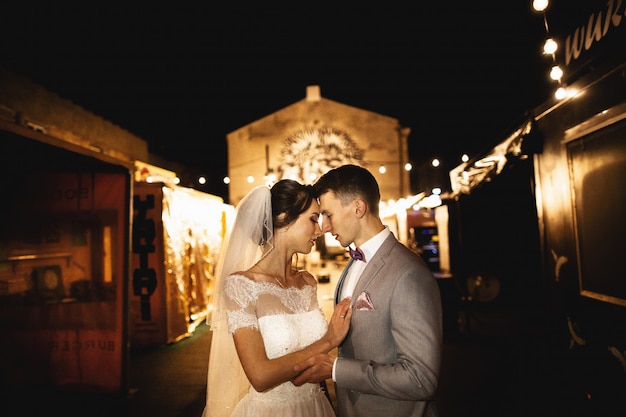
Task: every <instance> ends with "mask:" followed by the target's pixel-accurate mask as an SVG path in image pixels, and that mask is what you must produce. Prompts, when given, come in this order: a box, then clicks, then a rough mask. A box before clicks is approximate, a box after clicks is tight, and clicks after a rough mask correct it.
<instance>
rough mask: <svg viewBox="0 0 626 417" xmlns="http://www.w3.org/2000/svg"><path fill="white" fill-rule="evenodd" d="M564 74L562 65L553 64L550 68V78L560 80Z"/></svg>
mask: <svg viewBox="0 0 626 417" xmlns="http://www.w3.org/2000/svg"><path fill="white" fill-rule="evenodd" d="M562 76H563V70H562V69H561V67H559V66H558V65H555V66H553V67H552V69H551V70H550V78H552V79H553V80H555V81H556V80H560V79H561V77H562Z"/></svg>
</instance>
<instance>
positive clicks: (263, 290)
mask: <svg viewBox="0 0 626 417" xmlns="http://www.w3.org/2000/svg"><path fill="white" fill-rule="evenodd" d="M225 285H226V287H225V291H226V295H227V299H228V301H227V308H228V309H227V317H228V330H229V332H230V333H234V332H235V330H237V329H239V328H242V327H253V328H257V329H259V331H260V332H261V335H262V336H263V341H264V343H265V351H266V354H267V357H268V358H270V359H274V358H277V357H280V356H283V355H285V354H288V353H291V352H295V351H298V350H301V349H303V348H304V347H306V346H308V345H310V344H311V343H313V342H315V341H316V340H319V339H320V338H321V337H322V336H323V335H324V334H325V333H326V330H327V328H328V323H327V322H326V319H325V317H324V314H323V312H322V310H321V308H320V306H319V304H318V301H317V292H316V291H317V290H316V288H315V287H313V286H310V285H305V286H304V287H302V288H295V287H288V288H282V287H280V286H278V285H276V284H273V283H269V282H255V281H252V280H250V279H248V278H246V277H244V276H242V275H231V276H229V277H228V279H227V281H226V284H225ZM251 416H254V417H265V416H267V417H335V412H334V410H333V408H332V405H331V404H330V401H329V400H328V398H327V396H326V394H325V393H324V391H323V390H322V389H321V387H320V386H319V385H318V384H304V385H303V386H300V387H296V386H295V385H293V384H292V383H291V382H285V383H283V384H280V385H278V386H276V387H274V388H271V389H269V390H267V391H264V392H257V391H255V389H254V388H252V387H251V388H250V390H249V391H248V393H247V394H246V395H245V396H244V397H243V398H242V399H241V401H240V402H239V403H238V404H237V406H236V407H235V409H234V410H233V413H232V415H231V417H251Z"/></svg>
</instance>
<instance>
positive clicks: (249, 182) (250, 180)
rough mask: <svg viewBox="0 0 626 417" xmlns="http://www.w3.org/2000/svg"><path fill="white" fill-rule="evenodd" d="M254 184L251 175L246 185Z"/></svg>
mask: <svg viewBox="0 0 626 417" xmlns="http://www.w3.org/2000/svg"><path fill="white" fill-rule="evenodd" d="M253 182H254V177H253V176H252V175H248V184H252V183H253Z"/></svg>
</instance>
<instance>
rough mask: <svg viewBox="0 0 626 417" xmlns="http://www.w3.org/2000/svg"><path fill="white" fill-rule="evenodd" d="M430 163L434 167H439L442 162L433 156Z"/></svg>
mask: <svg viewBox="0 0 626 417" xmlns="http://www.w3.org/2000/svg"><path fill="white" fill-rule="evenodd" d="M430 164H431V165H432V166H434V167H438V166H439V165H440V164H441V162H439V159H437V158H433V160H432V162H431V163H430Z"/></svg>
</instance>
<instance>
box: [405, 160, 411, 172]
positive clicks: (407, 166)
mask: <svg viewBox="0 0 626 417" xmlns="http://www.w3.org/2000/svg"><path fill="white" fill-rule="evenodd" d="M412 169H413V164H411V163H410V162H407V163H406V164H404V170H405V171H410V170H412Z"/></svg>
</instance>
